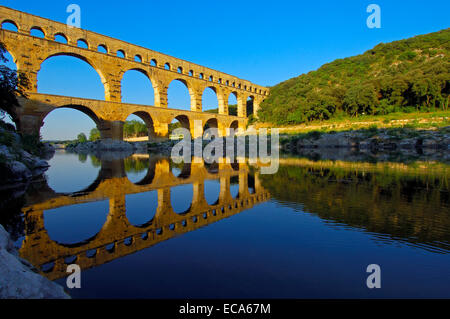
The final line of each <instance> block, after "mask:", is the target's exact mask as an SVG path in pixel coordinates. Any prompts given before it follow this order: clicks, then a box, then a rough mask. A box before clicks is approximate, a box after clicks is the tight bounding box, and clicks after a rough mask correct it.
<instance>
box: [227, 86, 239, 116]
mask: <svg viewBox="0 0 450 319" xmlns="http://www.w3.org/2000/svg"><path fill="white" fill-rule="evenodd" d="M238 96H239V95H238V93H237V91H232V92H230V94H229V95H228V97H227V105H228V112H226V114H227V115H234V116H237V115H238V110H237V109H238V107H239V99H238ZM230 105H233V107H231V108H230Z"/></svg>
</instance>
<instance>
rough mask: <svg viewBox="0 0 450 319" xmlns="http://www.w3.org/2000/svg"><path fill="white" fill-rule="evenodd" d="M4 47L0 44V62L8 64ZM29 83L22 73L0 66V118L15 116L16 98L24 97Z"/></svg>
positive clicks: (17, 103)
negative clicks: (7, 115)
mask: <svg viewBox="0 0 450 319" xmlns="http://www.w3.org/2000/svg"><path fill="white" fill-rule="evenodd" d="M6 52H7V51H6V47H5V45H4V44H3V43H1V42H0V62H3V63H5V62H8V59H7V58H6V57H5V54H6ZM28 86H29V82H28V79H27V77H26V76H25V75H24V74H23V73H19V74H18V73H17V72H16V71H14V70H11V69H10V68H8V67H6V66H4V65H1V66H0V116H1V117H4V115H5V113H8V114H10V115H12V114H15V112H14V108H15V107H19V106H20V105H19V102H18V100H17V96H22V97H26V94H25V90H26V89H27V88H28Z"/></svg>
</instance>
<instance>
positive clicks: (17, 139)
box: [0, 127, 55, 189]
mask: <svg viewBox="0 0 450 319" xmlns="http://www.w3.org/2000/svg"><path fill="white" fill-rule="evenodd" d="M33 139H34V138H33V137H29V136H27V137H22V136H21V135H20V134H18V133H16V132H14V131H12V130H8V129H5V128H3V127H0V178H1V180H2V184H1V185H0V189H9V188H18V189H20V188H26V187H27V185H28V184H29V183H30V182H31V181H32V180H33V179H35V178H39V177H40V176H42V175H43V174H44V172H45V171H47V169H48V167H49V165H48V163H47V161H46V160H47V159H50V158H51V157H52V156H53V154H54V153H55V149H54V148H53V147H52V146H51V145H49V144H43V143H41V142H39V140H37V141H35V140H33Z"/></svg>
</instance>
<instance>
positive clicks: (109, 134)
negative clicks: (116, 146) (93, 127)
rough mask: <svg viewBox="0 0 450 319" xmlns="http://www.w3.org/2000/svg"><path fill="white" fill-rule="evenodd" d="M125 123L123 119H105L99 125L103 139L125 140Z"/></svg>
mask: <svg viewBox="0 0 450 319" xmlns="http://www.w3.org/2000/svg"><path fill="white" fill-rule="evenodd" d="M123 125H124V122H122V121H104V122H102V123H101V124H99V125H97V128H98V130H99V131H100V136H101V138H102V140H104V139H112V140H117V141H123Z"/></svg>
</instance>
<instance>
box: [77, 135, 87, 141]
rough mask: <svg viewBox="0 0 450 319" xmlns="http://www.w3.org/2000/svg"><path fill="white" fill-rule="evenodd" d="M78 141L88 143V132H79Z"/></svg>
mask: <svg viewBox="0 0 450 319" xmlns="http://www.w3.org/2000/svg"><path fill="white" fill-rule="evenodd" d="M77 142H78V143H86V142H87V137H86V134H84V133H80V134H78V137H77Z"/></svg>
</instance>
